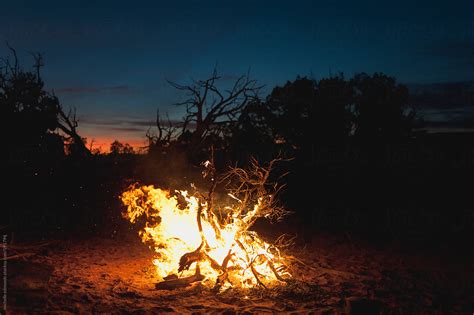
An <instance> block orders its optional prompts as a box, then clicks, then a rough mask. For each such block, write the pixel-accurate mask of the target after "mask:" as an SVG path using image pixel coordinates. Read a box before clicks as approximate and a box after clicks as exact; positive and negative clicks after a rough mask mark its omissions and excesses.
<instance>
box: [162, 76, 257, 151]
mask: <svg viewBox="0 0 474 315" xmlns="http://www.w3.org/2000/svg"><path fill="white" fill-rule="evenodd" d="M220 79H221V77H220V76H218V75H217V71H216V69H214V72H213V74H212V76H211V77H210V78H208V79H206V80H198V81H193V83H192V84H191V85H180V84H177V83H173V82H169V83H170V84H171V85H172V86H173V87H175V88H176V89H178V90H180V91H184V92H186V94H187V96H188V98H187V99H186V100H185V101H183V102H180V103H177V104H176V105H178V106H184V107H185V108H186V115H185V117H184V121H183V124H182V130H181V139H182V138H189V146H190V150H191V151H196V150H198V149H199V148H200V147H203V146H204V140H205V139H206V138H212V139H217V138H220V137H222V135H223V133H224V132H225V130H227V129H228V128H229V125H231V124H234V123H235V122H236V121H237V119H238V117H239V115H240V113H241V111H242V109H243V108H244V107H245V106H246V105H247V104H248V103H249V102H251V101H254V100H256V99H257V98H258V92H259V90H260V88H261V86H258V85H257V81H256V80H253V79H251V78H250V76H249V74H246V75H242V76H240V77H238V78H237V79H236V80H235V81H234V82H233V83H232V84H230V86H231V87H230V88H229V89H227V90H224V89H223V88H220V87H218V85H217V82H218V81H219V80H220Z"/></svg>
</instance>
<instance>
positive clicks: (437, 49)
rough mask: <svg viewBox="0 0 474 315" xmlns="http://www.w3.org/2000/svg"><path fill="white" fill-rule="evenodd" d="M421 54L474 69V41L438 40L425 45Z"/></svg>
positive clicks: (467, 39) (466, 39) (465, 39)
mask: <svg viewBox="0 0 474 315" xmlns="http://www.w3.org/2000/svg"><path fill="white" fill-rule="evenodd" d="M419 52H420V53H421V54H422V55H424V56H426V57H434V58H437V59H444V60H449V61H454V62H456V63H457V64H463V65H466V66H468V67H470V68H472V67H474V39H473V38H464V39H447V40H437V41H433V42H430V43H429V44H426V45H423V46H422V47H421V48H420V50H419Z"/></svg>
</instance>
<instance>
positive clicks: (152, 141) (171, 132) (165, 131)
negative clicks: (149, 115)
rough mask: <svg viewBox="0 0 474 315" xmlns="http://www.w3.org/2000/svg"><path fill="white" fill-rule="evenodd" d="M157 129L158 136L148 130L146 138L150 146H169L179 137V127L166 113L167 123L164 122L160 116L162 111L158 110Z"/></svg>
mask: <svg viewBox="0 0 474 315" xmlns="http://www.w3.org/2000/svg"><path fill="white" fill-rule="evenodd" d="M156 129H157V131H158V134H154V133H152V132H151V130H150V129H148V131H147V133H146V137H147V138H148V143H149V145H150V146H151V145H158V146H167V145H169V144H170V143H171V141H172V140H173V138H174V137H176V135H177V129H178V127H177V126H176V124H173V122H172V121H171V119H170V117H169V115H168V113H166V121H165V122H164V121H163V120H162V119H161V116H160V110H159V109H157V110H156Z"/></svg>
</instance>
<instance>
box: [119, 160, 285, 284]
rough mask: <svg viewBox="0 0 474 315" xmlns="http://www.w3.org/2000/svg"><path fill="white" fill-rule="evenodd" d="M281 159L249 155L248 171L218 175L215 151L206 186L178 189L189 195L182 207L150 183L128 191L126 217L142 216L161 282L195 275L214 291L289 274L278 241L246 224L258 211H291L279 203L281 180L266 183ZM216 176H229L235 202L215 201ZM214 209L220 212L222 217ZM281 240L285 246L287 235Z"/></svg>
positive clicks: (274, 214) (270, 214)
mask: <svg viewBox="0 0 474 315" xmlns="http://www.w3.org/2000/svg"><path fill="white" fill-rule="evenodd" d="M277 161H279V160H278V159H276V160H273V161H271V162H270V163H269V165H267V166H266V167H261V166H260V165H259V164H258V162H257V161H256V160H252V166H251V168H250V169H249V170H244V169H241V168H232V169H231V170H230V171H229V172H228V173H226V174H224V176H222V177H221V178H220V179H218V178H217V175H216V170H215V167H214V161H213V154H211V160H210V161H206V162H205V163H204V166H205V171H204V172H203V175H204V177H206V178H209V179H210V180H211V185H210V188H209V191H208V193H207V194H201V193H199V192H198V193H196V194H195V195H194V196H189V195H188V193H187V192H186V191H181V192H179V194H180V195H181V196H182V197H184V199H185V201H186V205H185V207H184V208H183V207H179V206H178V203H177V199H176V197H175V196H170V193H169V192H167V191H163V190H161V189H155V188H154V187H153V186H143V187H138V188H137V187H136V186H135V187H132V188H131V189H130V190H129V191H126V192H124V193H123V195H122V201H123V203H124V204H125V205H126V206H127V212H126V213H125V217H126V218H127V219H129V220H130V221H131V222H132V223H136V222H137V221H142V222H143V220H141V218H144V219H145V220H144V222H145V227H144V229H143V230H142V231H141V232H140V235H141V236H142V240H143V241H144V242H151V244H152V248H153V249H154V250H155V251H156V252H157V258H156V259H155V265H156V266H157V273H158V275H159V276H160V277H161V278H162V279H163V281H162V282H159V283H158V284H157V286H156V287H157V289H172V288H179V287H182V286H187V285H190V284H191V283H194V282H197V281H199V282H202V283H203V284H205V285H208V286H210V287H213V288H214V289H215V290H216V291H219V290H221V289H224V288H227V287H232V286H239V287H243V288H248V287H253V286H261V287H264V288H266V287H268V285H273V284H276V283H284V282H286V278H288V277H291V275H290V274H289V272H288V267H287V265H286V264H285V258H284V257H283V256H282V255H281V254H280V251H279V249H278V248H277V245H272V244H269V243H266V242H265V241H263V240H261V239H260V238H259V236H258V234H257V233H256V232H254V231H249V228H250V227H251V226H252V224H253V223H254V222H255V220H256V219H257V218H259V217H266V218H269V219H275V220H280V219H281V218H282V217H283V216H285V215H286V214H287V213H288V212H287V211H285V210H284V209H283V208H281V207H278V206H277V205H276V200H275V195H276V193H278V191H279V190H280V189H281V187H280V186H278V185H277V184H275V183H269V176H270V172H271V169H272V167H273V165H274V163H276V162H277ZM219 183H226V186H227V188H228V189H229V194H230V195H231V196H232V197H233V198H234V199H235V200H237V201H238V202H237V203H236V204H235V205H233V206H232V207H218V206H217V205H216V204H215V196H214V195H215V191H216V188H217V184H219ZM217 211H220V212H221V213H220V215H219V216H218V215H217ZM277 241H278V242H280V243H281V244H282V245H284V241H283V238H280V239H278V240H277ZM193 265H195V266H196V267H195V271H194V272H193V271H192V270H191V268H192V266H193ZM178 274H179V277H178Z"/></svg>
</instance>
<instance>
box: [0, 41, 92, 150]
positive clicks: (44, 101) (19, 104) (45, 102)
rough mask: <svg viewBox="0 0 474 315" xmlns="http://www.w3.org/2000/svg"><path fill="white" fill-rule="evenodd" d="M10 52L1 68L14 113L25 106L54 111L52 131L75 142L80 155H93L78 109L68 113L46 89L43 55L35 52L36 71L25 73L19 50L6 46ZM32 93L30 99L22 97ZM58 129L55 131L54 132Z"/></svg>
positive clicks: (1, 85)
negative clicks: (80, 126) (80, 130)
mask: <svg viewBox="0 0 474 315" xmlns="http://www.w3.org/2000/svg"><path fill="white" fill-rule="evenodd" d="M6 45H7V47H8V49H9V50H10V53H11V56H12V58H13V61H12V60H11V58H8V57H7V58H1V59H0V61H1V65H0V93H1V94H4V95H10V96H7V97H5V98H4V100H5V101H6V102H7V103H10V105H11V106H12V109H11V110H13V111H22V110H24V109H25V107H35V108H37V109H41V110H45V111H53V112H54V114H55V115H56V122H55V128H51V127H48V130H50V131H55V130H59V131H60V132H62V134H63V136H64V138H66V140H70V141H73V142H74V145H76V148H77V149H78V151H79V153H81V154H83V155H87V156H88V155H90V154H91V153H90V150H89V149H88V148H87V147H86V145H85V143H84V140H83V139H82V138H81V137H80V136H79V134H78V132H77V127H78V122H77V119H76V110H75V109H71V110H69V112H68V113H67V114H66V113H65V112H64V110H63V108H62V106H61V104H60V102H59V99H58V98H57V96H56V95H55V94H54V91H53V92H51V93H50V92H47V91H45V90H44V89H43V87H44V83H43V80H42V79H41V68H42V67H43V66H44V63H43V56H42V55H41V54H40V53H31V55H32V56H33V59H34V64H33V68H34V71H25V70H23V69H22V68H21V67H20V64H19V59H18V55H17V52H16V50H15V48H13V47H12V46H10V45H9V44H8V42H7V43H6ZM18 91H21V93H23V94H27V93H29V94H28V97H21V95H22V94H21V93H18ZM53 129H54V130H53Z"/></svg>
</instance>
